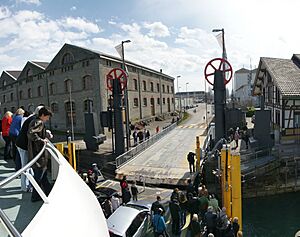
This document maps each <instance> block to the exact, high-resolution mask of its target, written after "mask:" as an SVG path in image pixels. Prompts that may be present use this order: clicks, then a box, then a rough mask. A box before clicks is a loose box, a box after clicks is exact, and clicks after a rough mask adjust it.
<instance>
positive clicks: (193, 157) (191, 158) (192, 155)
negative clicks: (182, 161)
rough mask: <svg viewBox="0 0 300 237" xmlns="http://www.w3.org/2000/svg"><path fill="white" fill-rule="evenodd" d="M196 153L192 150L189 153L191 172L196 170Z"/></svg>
mask: <svg viewBox="0 0 300 237" xmlns="http://www.w3.org/2000/svg"><path fill="white" fill-rule="evenodd" d="M195 155H196V154H195V153H194V152H191V151H190V152H189V154H188V155H187V160H188V162H189V166H190V173H192V172H195Z"/></svg>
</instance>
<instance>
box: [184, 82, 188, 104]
mask: <svg viewBox="0 0 300 237" xmlns="http://www.w3.org/2000/svg"><path fill="white" fill-rule="evenodd" d="M188 84H189V83H188V82H186V83H185V93H186V95H185V105H184V107H185V108H184V109H186V106H187V97H188V92H187V85H188Z"/></svg>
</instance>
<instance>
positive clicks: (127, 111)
mask: <svg viewBox="0 0 300 237" xmlns="http://www.w3.org/2000/svg"><path fill="white" fill-rule="evenodd" d="M122 65H123V70H124V71H126V67H125V56H124V41H122ZM124 97H125V98H124V102H125V115H126V119H125V120H126V121H125V123H126V125H125V126H126V128H125V131H126V132H125V134H126V148H127V151H128V150H129V147H130V137H129V136H130V135H129V108H128V90H127V87H125V91H124Z"/></svg>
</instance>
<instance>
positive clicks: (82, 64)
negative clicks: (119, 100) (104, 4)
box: [0, 46, 174, 132]
mask: <svg viewBox="0 0 300 237" xmlns="http://www.w3.org/2000/svg"><path fill="white" fill-rule="evenodd" d="M65 53H72V55H73V56H74V61H73V62H71V63H69V64H67V65H62V64H61V61H62V57H63V56H64V54H65ZM93 55H94V56H93ZM49 65H50V66H49V69H46V70H45V71H43V72H42V73H41V72H40V73H39V74H37V75H33V76H31V79H30V80H28V78H26V77H25V78H24V79H21V80H20V81H18V82H17V83H14V84H11V85H8V86H5V87H4V88H3V89H2V90H1V91H0V101H1V102H2V104H1V109H2V110H4V108H6V109H11V108H17V107H18V101H17V99H16V91H17V90H18V91H20V90H23V94H24V96H23V98H22V99H21V98H20V99H19V106H24V108H25V109H27V110H31V111H33V110H34V109H35V107H36V106H38V105H39V104H45V105H47V106H49V107H51V108H52V110H53V109H54V108H55V109H54V110H55V111H53V112H54V115H53V117H52V119H51V128H52V129H56V130H61V131H65V130H67V129H70V128H71V125H70V124H69V125H67V111H66V103H68V102H69V101H70V99H71V101H72V102H74V105H75V106H74V107H72V111H73V115H74V116H73V125H74V131H75V132H84V131H85V130H84V128H85V124H84V113H85V112H86V106H85V103H84V101H86V100H91V101H93V112H95V113H96V116H97V121H98V125H99V132H103V128H101V126H100V122H101V121H100V112H101V111H106V110H107V107H108V98H109V95H110V94H111V92H110V91H109V90H108V89H107V84H106V75H107V74H108V73H109V71H110V70H111V69H113V68H120V67H121V61H120V60H119V59H115V58H109V57H106V56H105V57H102V56H101V55H98V56H95V53H91V54H89V53H87V50H86V49H81V48H80V47H71V48H69V47H67V46H64V47H63V48H62V49H61V50H60V51H59V53H58V54H57V55H56V56H55V58H54V59H53V60H52V62H51V63H50V64H49ZM128 67H129V69H130V70H129V78H128V100H129V101H128V102H129V115H130V118H129V119H130V121H132V122H133V121H137V120H143V119H148V118H153V117H154V116H158V115H160V114H161V111H162V113H163V114H168V113H169V112H173V111H174V85H173V83H174V79H173V78H171V77H169V76H167V75H165V74H163V73H160V72H156V71H153V70H151V69H146V68H144V67H142V66H139V65H135V64H128ZM23 75H24V73H23ZM85 76H89V77H90V78H91V86H90V87H88V88H84V86H83V78H84V77H85ZM133 79H137V80H138V82H139V86H138V89H137V90H135V89H134V83H133ZM67 80H70V81H71V84H72V88H71V95H70V93H69V91H68V90H66V88H65V87H66V81H67ZM143 81H146V86H147V88H146V90H144V89H143V84H142V83H143ZM151 82H153V89H154V90H153V91H151V90H150V83H151ZM157 83H158V84H159V86H160V90H161V91H162V85H165V93H163V92H162V93H160V92H158V91H157ZM39 86H41V87H42V94H41V95H40V96H39V95H38V92H37V91H38V87H39ZM167 86H169V93H168V91H167ZM29 88H30V89H31V91H32V97H31V98H28V95H27V92H28V89H29ZM171 88H172V89H171ZM52 91H53V93H52V94H51V92H52ZM11 92H13V93H14V100H13V101H8V100H7V99H9V94H10V93H11ZM3 95H5V96H6V102H5V103H4V102H3V101H2V100H3ZM70 97H71V98H70ZM160 97H162V98H160ZM134 98H138V101H139V105H138V106H137V107H134V105H133V104H134ZM143 98H146V99H147V105H146V106H144V105H143ZM151 98H153V99H154V108H155V115H153V114H152V107H151V105H150V99H151ZM158 98H160V105H158V104H157V99H158ZM163 98H165V104H163V103H162V102H163ZM168 99H169V101H170V105H169V109H168V104H167V102H168ZM54 105H55V106H54ZM160 106H162V107H160Z"/></svg>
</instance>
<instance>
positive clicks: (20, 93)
mask: <svg viewBox="0 0 300 237" xmlns="http://www.w3.org/2000/svg"><path fill="white" fill-rule="evenodd" d="M23 97H24V95H23V91H19V98H20V100H22V99H23Z"/></svg>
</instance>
